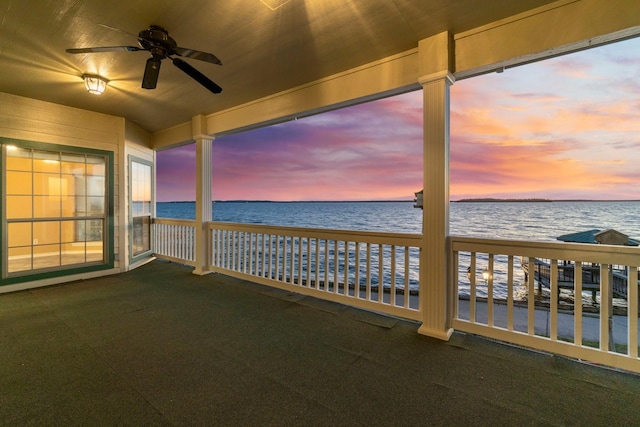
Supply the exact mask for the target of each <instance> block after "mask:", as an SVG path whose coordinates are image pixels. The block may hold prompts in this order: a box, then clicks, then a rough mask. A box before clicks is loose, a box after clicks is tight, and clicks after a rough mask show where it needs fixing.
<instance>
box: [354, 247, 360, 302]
mask: <svg viewBox="0 0 640 427" xmlns="http://www.w3.org/2000/svg"><path fill="white" fill-rule="evenodd" d="M353 245H354V249H353V252H354V254H355V257H356V266H355V269H356V271H355V275H354V279H353V296H354V297H355V298H360V242H353Z"/></svg>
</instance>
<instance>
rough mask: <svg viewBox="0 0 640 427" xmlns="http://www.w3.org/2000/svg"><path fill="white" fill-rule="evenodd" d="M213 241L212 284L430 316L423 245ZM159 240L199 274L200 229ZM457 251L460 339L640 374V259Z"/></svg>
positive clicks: (308, 237) (336, 238)
mask: <svg viewBox="0 0 640 427" xmlns="http://www.w3.org/2000/svg"><path fill="white" fill-rule="evenodd" d="M208 230H209V232H208V233H209V234H208V236H207V239H208V242H209V243H208V244H209V253H210V259H209V260H208V269H209V270H210V271H212V272H220V273H223V274H226V275H230V276H235V277H239V278H243V279H246V280H250V281H253V282H257V283H262V284H265V285H268V286H274V287H277V288H281V289H285V290H289V291H292V292H297V293H301V294H308V295H313V296H317V297H319V298H323V299H327V300H331V301H336V302H340V303H343V304H348V305H352V306H356V307H361V308H365V309H369V310H374V311H378V312H383V313H388V314H391V315H395V316H400V317H405V318H409V319H414V320H422V311H421V310H423V309H424V310H429V307H428V306H427V307H420V304H419V298H418V293H419V283H418V278H419V275H420V249H419V248H420V245H421V242H422V236H421V235H416V234H399V233H371V232H360V231H343V230H325V229H308V228H293V227H274V226H264V225H250V224H233V223H222V222H211V223H209V224H208ZM153 237H154V239H153V241H154V244H153V247H154V249H153V250H154V253H155V255H156V256H157V257H158V258H163V259H167V260H171V261H176V262H181V263H183V264H187V265H193V266H195V263H196V262H195V257H196V254H195V222H194V221H187V220H174V219H154V222H153ZM449 240H450V241H449V243H450V244H449V247H450V248H451V249H450V254H449V260H450V268H451V274H450V277H451V281H450V283H449V284H448V286H449V287H450V290H451V293H450V295H452V296H453V295H457V296H458V297H457V298H456V297H454V298H452V305H453V307H452V320H451V323H452V324H451V326H452V327H453V328H454V329H456V330H458V331H462V332H469V333H474V334H478V335H483V336H486V337H490V338H494V339H498V340H502V341H506V342H512V343H514V344H518V345H523V346H527V347H531V348H536V349H540V350H543V351H549V352H553V353H557V354H562V355H566V356H568V357H573V358H578V359H583V360H587V361H591V362H595V363H601V364H605V365H609V366H613V367H618V368H621V369H626V370H630V371H634V372H640V359H639V357H638V355H639V353H640V351H639V350H640V349H639V347H638V343H639V342H640V334H639V330H638V305H639V292H638V287H639V286H640V283H639V282H638V267H639V266H640V249H639V248H630V247H621V246H609V245H580V244H571V243H555V242H550V243H543V242H525V241H508V240H488V239H475V238H463V237H450V238H449ZM594 278H597V280H596V279H594ZM576 296H577V297H576Z"/></svg>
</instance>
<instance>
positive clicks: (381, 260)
mask: <svg viewBox="0 0 640 427" xmlns="http://www.w3.org/2000/svg"><path fill="white" fill-rule="evenodd" d="M383 275H384V256H383V252H382V243H380V244H379V245H378V302H379V303H380V304H384V276H383Z"/></svg>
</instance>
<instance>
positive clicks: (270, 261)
mask: <svg viewBox="0 0 640 427" xmlns="http://www.w3.org/2000/svg"><path fill="white" fill-rule="evenodd" d="M268 237H269V276H268V277H269V279H273V260H272V254H273V251H272V248H273V235H272V234H269V235H268Z"/></svg>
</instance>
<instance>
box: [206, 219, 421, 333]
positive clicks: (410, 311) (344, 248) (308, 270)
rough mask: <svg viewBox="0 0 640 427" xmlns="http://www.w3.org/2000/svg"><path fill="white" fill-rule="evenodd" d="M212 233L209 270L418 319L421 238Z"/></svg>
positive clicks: (221, 226)
mask: <svg viewBox="0 0 640 427" xmlns="http://www.w3.org/2000/svg"><path fill="white" fill-rule="evenodd" d="M209 230H210V236H209V238H210V242H211V246H210V247H211V260H210V262H211V264H210V266H209V269H210V270H211V271H214V272H221V273H224V274H228V275H232V276H236V277H240V278H244V279H248V280H251V281H254V282H258V283H263V284H266V285H270V286H275V287H278V288H281V289H286V290H290V291H294V292H298V293H303V294H309V295H314V296H317V297H319V298H323V299H328V300H332V301H337V302H342V303H345V304H349V305H352V306H357V307H362V308H366V309H370V310H375V311H379V312H384V313H388V314H392V315H397V316H402V317H405V318H409V319H415V320H419V319H420V312H419V307H418V296H417V295H418V277H419V271H420V268H419V263H420V256H419V253H420V250H419V247H420V244H421V241H422V237H421V236H420V235H414V234H399V233H372V232H360V231H340V230H326V229H311V228H294V227H274V226H264V225H250V224H232V223H223V222H212V223H209Z"/></svg>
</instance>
